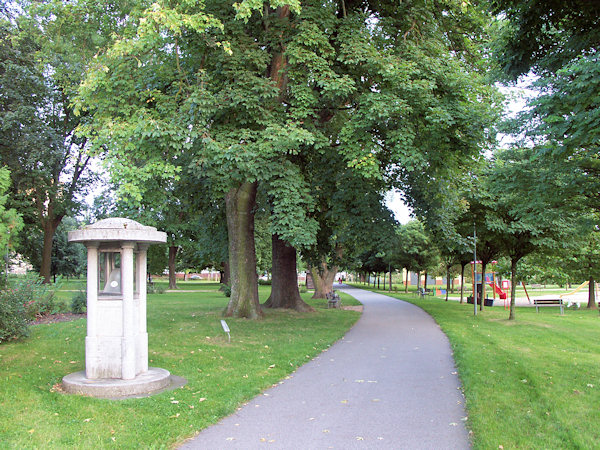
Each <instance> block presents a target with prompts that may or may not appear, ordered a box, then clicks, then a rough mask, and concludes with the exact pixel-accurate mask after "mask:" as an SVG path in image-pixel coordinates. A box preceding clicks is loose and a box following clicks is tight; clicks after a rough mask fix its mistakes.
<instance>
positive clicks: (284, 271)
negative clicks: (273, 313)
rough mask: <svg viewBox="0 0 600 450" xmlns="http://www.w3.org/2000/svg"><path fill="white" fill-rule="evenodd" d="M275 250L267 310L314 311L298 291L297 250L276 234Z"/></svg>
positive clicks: (273, 237) (265, 304) (274, 237)
mask: <svg viewBox="0 0 600 450" xmlns="http://www.w3.org/2000/svg"><path fill="white" fill-rule="evenodd" d="M271 243H272V249H273V278H272V281H271V295H270V296H269V298H268V300H267V301H266V302H265V303H264V304H263V307H267V308H288V309H295V310H296V311H314V309H313V308H312V307H311V306H310V305H308V304H307V303H306V302H304V300H302V297H300V291H299V290H298V271H297V265H296V249H295V248H294V247H292V246H291V245H289V244H288V243H287V242H285V241H283V240H281V239H280V238H279V236H278V235H276V234H274V235H273V236H272V238H271Z"/></svg>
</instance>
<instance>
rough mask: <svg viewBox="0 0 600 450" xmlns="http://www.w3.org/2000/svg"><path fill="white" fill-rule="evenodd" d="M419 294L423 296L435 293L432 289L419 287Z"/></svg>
mask: <svg viewBox="0 0 600 450" xmlns="http://www.w3.org/2000/svg"><path fill="white" fill-rule="evenodd" d="M419 295H420V296H421V297H425V296H426V295H433V290H432V289H425V288H420V289H419Z"/></svg>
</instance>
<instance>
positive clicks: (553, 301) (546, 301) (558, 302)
mask: <svg viewBox="0 0 600 450" xmlns="http://www.w3.org/2000/svg"><path fill="white" fill-rule="evenodd" d="M533 304H534V305H535V310H536V312H540V309H539V308H540V307H543V306H559V307H560V313H561V314H564V303H563V299H562V298H534V299H533Z"/></svg>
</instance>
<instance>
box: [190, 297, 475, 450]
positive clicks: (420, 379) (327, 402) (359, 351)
mask: <svg viewBox="0 0 600 450" xmlns="http://www.w3.org/2000/svg"><path fill="white" fill-rule="evenodd" d="M341 290H342V291H343V292H346V293H348V294H350V295H352V296H353V297H355V298H357V299H358V300H359V301H361V302H362V303H363V304H364V312H363V315H362V317H361V318H360V319H359V321H358V322H357V323H356V325H355V326H354V327H353V328H352V329H351V330H350V331H349V332H348V333H347V334H346V336H345V337H344V338H343V339H342V340H340V341H339V342H338V343H336V344H335V345H333V346H332V347H331V348H330V349H329V350H328V351H326V352H324V353H322V354H321V355H319V356H318V357H316V358H315V359H314V360H312V361H310V362H309V363H307V364H305V365H303V366H302V367H300V368H299V369H298V370H297V371H296V372H295V373H294V374H293V376H292V378H290V379H288V380H285V382H283V383H282V384H280V385H278V386H276V387H274V388H271V389H268V390H267V391H265V392H264V393H263V394H261V395H259V396H257V397H255V398H254V399H253V400H251V401H250V402H249V403H248V404H247V405H246V406H244V407H243V408H241V409H240V410H238V411H237V412H236V413H234V414H233V415H231V416H229V417H227V418H225V419H223V420H221V421H220V422H219V423H218V424H216V425H214V426H211V427H209V428H206V429H205V430H203V431H202V432H201V433H200V434H199V435H198V436H197V437H195V438H194V439H193V440H191V441H188V442H187V443H185V444H184V445H183V446H182V447H181V448H182V449H244V450H248V449H265V448H269V449H303V450H304V449H328V448H334V449H355V448H356V449H371V448H386V449H390V448H394V449H441V448H443V449H464V448H469V438H468V433H467V430H466V428H465V422H464V418H465V416H466V413H465V410H464V398H463V396H462V393H461V390H460V388H461V387H460V382H459V379H458V376H457V374H456V368H455V366H454V360H453V358H452V352H451V348H450V344H449V342H448V339H447V338H446V336H445V335H444V333H442V331H441V330H440V328H439V326H438V325H437V324H436V323H435V321H434V320H433V319H432V318H431V317H430V316H429V315H428V314H427V313H425V312H424V311H423V310H421V309H420V308H418V307H416V306H414V305H412V304H410V303H406V302H403V301H400V300H397V299H394V298H391V297H388V296H385V295H381V294H376V293H373V292H369V291H364V290H361V289H358V288H353V287H349V286H344V287H343V288H342V289H341Z"/></svg>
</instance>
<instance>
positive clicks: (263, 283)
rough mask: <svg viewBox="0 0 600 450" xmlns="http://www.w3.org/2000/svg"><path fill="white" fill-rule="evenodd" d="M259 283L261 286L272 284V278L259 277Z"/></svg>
mask: <svg viewBox="0 0 600 450" xmlns="http://www.w3.org/2000/svg"><path fill="white" fill-rule="evenodd" d="M258 284H259V285H261V286H271V280H262V279H260V278H259V279H258Z"/></svg>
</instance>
